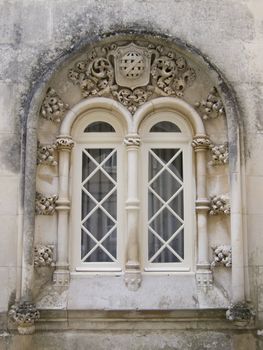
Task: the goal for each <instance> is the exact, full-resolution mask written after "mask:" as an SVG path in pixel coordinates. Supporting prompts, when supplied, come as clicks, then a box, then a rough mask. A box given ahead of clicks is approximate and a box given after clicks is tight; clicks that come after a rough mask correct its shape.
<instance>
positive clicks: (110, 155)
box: [71, 111, 125, 271]
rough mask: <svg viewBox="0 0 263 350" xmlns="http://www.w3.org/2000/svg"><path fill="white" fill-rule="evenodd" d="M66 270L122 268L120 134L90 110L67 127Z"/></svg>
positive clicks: (111, 123)
mask: <svg viewBox="0 0 263 350" xmlns="http://www.w3.org/2000/svg"><path fill="white" fill-rule="evenodd" d="M72 136H73V139H74V141H75V142H76V145H75V147H74V151H73V154H72V160H73V163H72V164H73V167H72V173H73V182H72V195H73V202H72V215H71V227H72V230H71V241H72V246H73V247H74V249H73V254H72V268H73V270H76V271H119V270H121V269H122V268H123V266H122V265H123V258H122V255H123V253H122V251H123V249H122V243H121V242H122V241H123V237H122V236H123V224H122V218H123V217H124V215H125V213H124V212H123V198H122V196H123V195H122V193H123V185H124V179H123V172H122V169H123V159H122V158H123V148H124V146H123V130H122V127H121V125H120V124H119V123H118V122H117V121H116V120H115V119H114V118H113V116H112V115H111V114H110V113H106V112H100V111H96V112H91V113H87V114H86V115H84V116H83V117H82V118H81V119H80V120H77V122H76V123H75V125H74V126H73V129H72Z"/></svg>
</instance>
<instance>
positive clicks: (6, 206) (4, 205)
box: [0, 176, 19, 217]
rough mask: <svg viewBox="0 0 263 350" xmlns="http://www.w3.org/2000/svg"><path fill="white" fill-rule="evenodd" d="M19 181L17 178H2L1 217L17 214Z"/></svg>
mask: <svg viewBox="0 0 263 350" xmlns="http://www.w3.org/2000/svg"><path fill="white" fill-rule="evenodd" d="M18 181H19V180H18V178H17V177H15V176H14V177H10V176H2V177H1V178H0V193H1V196H0V217H1V216H2V215H16V214H17V204H18Z"/></svg>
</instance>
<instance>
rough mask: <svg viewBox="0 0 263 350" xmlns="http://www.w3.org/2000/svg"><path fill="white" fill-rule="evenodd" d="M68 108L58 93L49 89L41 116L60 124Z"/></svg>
mask: <svg viewBox="0 0 263 350" xmlns="http://www.w3.org/2000/svg"><path fill="white" fill-rule="evenodd" d="M68 108H69V106H68V105H67V104H66V103H64V102H63V101H62V100H61V98H60V97H59V96H58V94H57V93H56V91H55V90H54V89H52V88H49V89H48V90H47V94H46V96H45V98H44V101H43V103H42V106H41V109H40V115H41V117H43V118H45V119H47V120H51V121H53V122H56V123H60V122H61V120H62V119H63V117H64V114H65V111H66V110H67V109H68Z"/></svg>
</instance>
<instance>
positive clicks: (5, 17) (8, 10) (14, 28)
mask: <svg viewBox="0 0 263 350" xmlns="http://www.w3.org/2000/svg"><path fill="white" fill-rule="evenodd" d="M19 12H20V11H19V6H18V3H16V2H15V1H13V0H11V1H10V0H6V1H1V4H0V13H1V21H0V44H13V43H16V42H18V41H19V40H20V35H21V33H20V23H19Z"/></svg>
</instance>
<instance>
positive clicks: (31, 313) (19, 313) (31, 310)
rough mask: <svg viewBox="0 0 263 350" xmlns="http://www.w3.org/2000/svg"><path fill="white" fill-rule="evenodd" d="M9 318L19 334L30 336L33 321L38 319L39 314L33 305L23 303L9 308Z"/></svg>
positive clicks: (32, 331) (32, 329)
mask: <svg viewBox="0 0 263 350" xmlns="http://www.w3.org/2000/svg"><path fill="white" fill-rule="evenodd" d="M9 317H10V318H11V319H12V320H13V321H14V322H15V323H16V324H17V328H18V332H19V333H20V334H32V333H34V331H35V321H36V320H38V319H39V318H40V313H39V311H38V310H37V308H36V306H35V304H33V303H30V302H23V303H21V304H19V305H13V306H12V307H11V309H10V311H9Z"/></svg>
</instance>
